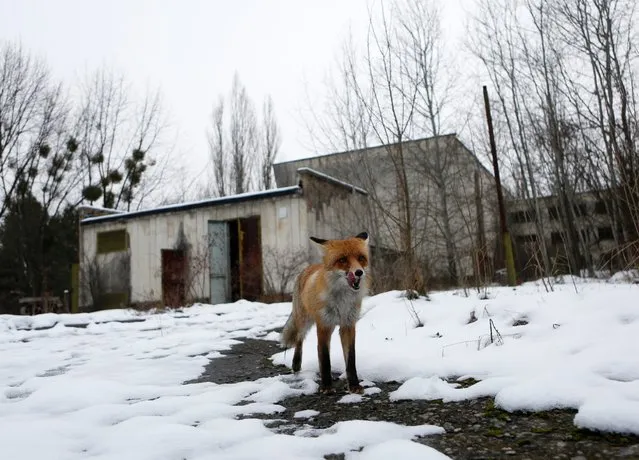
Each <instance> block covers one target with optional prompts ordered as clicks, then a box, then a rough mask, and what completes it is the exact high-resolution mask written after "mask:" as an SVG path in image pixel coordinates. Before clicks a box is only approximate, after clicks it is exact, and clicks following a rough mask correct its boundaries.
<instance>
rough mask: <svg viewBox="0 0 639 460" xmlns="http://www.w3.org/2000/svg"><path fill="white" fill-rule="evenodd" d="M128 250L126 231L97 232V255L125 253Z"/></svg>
mask: <svg viewBox="0 0 639 460" xmlns="http://www.w3.org/2000/svg"><path fill="white" fill-rule="evenodd" d="M127 249H128V244H127V233H126V230H112V231H110V232H99V233H98V236H97V252H98V254H107V253H109V252H119V251H126V250H127Z"/></svg>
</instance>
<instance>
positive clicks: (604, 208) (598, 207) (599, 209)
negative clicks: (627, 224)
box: [595, 200, 610, 214]
mask: <svg viewBox="0 0 639 460" xmlns="http://www.w3.org/2000/svg"><path fill="white" fill-rule="evenodd" d="M609 209H610V203H608V205H606V202H605V201H604V200H599V201H597V202H596V203H595V214H608V210H609Z"/></svg>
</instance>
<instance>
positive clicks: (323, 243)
mask: <svg viewBox="0 0 639 460" xmlns="http://www.w3.org/2000/svg"><path fill="white" fill-rule="evenodd" d="M311 241H312V242H313V243H315V244H317V245H319V246H321V247H322V248H324V245H325V244H326V242H327V241H328V240H323V239H322V238H315V237H314V236H311Z"/></svg>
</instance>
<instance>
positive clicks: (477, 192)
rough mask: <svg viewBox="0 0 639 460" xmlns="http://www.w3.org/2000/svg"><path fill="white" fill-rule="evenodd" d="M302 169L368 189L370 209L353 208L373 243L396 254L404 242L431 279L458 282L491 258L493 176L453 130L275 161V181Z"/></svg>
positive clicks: (287, 181)
mask: <svg viewBox="0 0 639 460" xmlns="http://www.w3.org/2000/svg"><path fill="white" fill-rule="evenodd" d="M303 167H308V168H312V169H314V170H317V171H321V172H323V173H325V174H328V175H330V176H333V177H336V178H339V179H341V180H344V181H346V182H349V183H353V184H356V185H358V186H360V187H362V188H364V189H366V190H367V191H368V192H369V195H370V199H369V208H367V209H358V210H351V212H352V213H355V214H357V215H358V216H359V218H360V219H368V220H369V221H370V228H371V237H372V240H373V242H374V244H376V245H378V246H380V247H383V248H386V249H387V250H389V251H391V252H396V253H400V254H401V253H405V252H406V251H405V249H406V247H408V245H410V247H411V248H413V249H414V251H415V252H416V254H417V256H418V257H419V258H420V262H421V264H422V267H424V272H425V276H428V277H430V278H431V279H432V278H448V279H449V280H450V281H451V282H452V283H453V284H457V283H458V282H459V281H460V280H462V279H464V278H468V277H473V276H475V275H477V272H478V265H479V264H485V263H486V261H487V260H488V259H490V260H492V259H493V258H494V255H495V251H496V250H497V247H496V245H497V242H496V241H497V238H496V236H497V222H498V221H497V218H498V213H497V204H496V194H495V182H494V177H493V175H492V174H491V173H490V172H489V171H488V170H487V169H486V168H484V167H483V166H482V165H481V163H480V162H479V160H478V159H477V158H476V157H475V155H474V154H473V153H472V152H471V151H470V150H469V149H468V148H466V147H465V146H464V144H463V143H462V142H461V141H460V140H459V138H458V137H457V136H456V135H455V134H450V135H445V136H438V137H431V138H427V139H419V140H411V141H406V142H402V143H400V144H392V145H382V146H377V147H371V148H366V149H360V150H354V151H347V152H341V153H331V154H327V155H319V156H315V157H311V158H305V159H300V160H294V161H287V162H280V163H277V164H275V165H274V172H275V179H276V182H277V185H278V186H280V187H284V186H289V185H291V184H292V183H294V181H295V177H296V174H297V171H298V170H299V169H300V168H303ZM407 228H410V232H408V231H407ZM407 235H409V236H410V243H409V242H408V241H407V238H408V236H407ZM479 254H482V255H481V257H480V256H479ZM480 258H481V259H482V260H481V261H480V260H479V259H480Z"/></svg>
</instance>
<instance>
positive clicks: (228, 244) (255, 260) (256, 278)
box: [209, 216, 263, 304]
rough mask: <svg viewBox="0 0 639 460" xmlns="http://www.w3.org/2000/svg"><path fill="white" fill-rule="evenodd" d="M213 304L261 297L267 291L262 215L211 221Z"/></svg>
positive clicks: (252, 299) (253, 299)
mask: <svg viewBox="0 0 639 460" xmlns="http://www.w3.org/2000/svg"><path fill="white" fill-rule="evenodd" d="M209 242H210V264H209V265H210V267H211V303H212V304H218V303H225V302H234V301H236V300H239V299H246V300H250V301H255V300H258V299H259V298H260V297H261V295H262V292H263V271H262V242H261V232H260V217H259V216H252V217H246V218H239V219H235V220H231V221H210V222H209Z"/></svg>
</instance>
